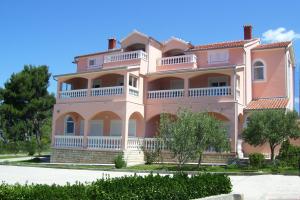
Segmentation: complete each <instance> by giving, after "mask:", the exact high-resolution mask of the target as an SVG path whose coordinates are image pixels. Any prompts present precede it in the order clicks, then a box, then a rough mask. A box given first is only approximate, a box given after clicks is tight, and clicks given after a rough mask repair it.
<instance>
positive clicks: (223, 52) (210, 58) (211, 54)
mask: <svg viewBox="0 0 300 200" xmlns="http://www.w3.org/2000/svg"><path fill="white" fill-rule="evenodd" d="M216 54H224V55H226V56H224V57H226V59H224V60H214V59H212V56H213V55H216ZM207 63H208V64H209V65H213V64H223V63H229V50H228V49H222V50H211V51H208V53H207Z"/></svg>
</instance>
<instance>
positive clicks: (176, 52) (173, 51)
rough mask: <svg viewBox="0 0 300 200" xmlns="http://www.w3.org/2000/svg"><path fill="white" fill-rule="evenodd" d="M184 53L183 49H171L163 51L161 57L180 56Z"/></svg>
mask: <svg viewBox="0 0 300 200" xmlns="http://www.w3.org/2000/svg"><path fill="white" fill-rule="evenodd" d="M182 55H184V50H183V49H171V50H169V51H166V52H164V53H163V57H172V56H182Z"/></svg>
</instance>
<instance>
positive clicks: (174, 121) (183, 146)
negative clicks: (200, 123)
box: [159, 110, 197, 168]
mask: <svg viewBox="0 0 300 200" xmlns="http://www.w3.org/2000/svg"><path fill="white" fill-rule="evenodd" d="M196 119H197V118H196V116H195V113H192V112H190V111H188V110H179V111H178V113H177V118H174V117H173V116H171V115H169V114H161V116H160V125H159V133H160V137H161V138H162V140H163V141H164V143H165V145H166V146H167V147H168V148H169V150H170V151H171V152H172V153H173V155H174V157H175V158H176V159H177V161H178V167H179V168H181V167H182V165H183V164H184V163H186V161H187V160H188V159H193V158H195V155H196V149H195V141H196V133H195V132H196Z"/></svg>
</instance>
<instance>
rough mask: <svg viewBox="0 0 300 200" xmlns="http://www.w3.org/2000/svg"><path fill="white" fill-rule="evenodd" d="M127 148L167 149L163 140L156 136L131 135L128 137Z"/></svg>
mask: <svg viewBox="0 0 300 200" xmlns="http://www.w3.org/2000/svg"><path fill="white" fill-rule="evenodd" d="M127 148H128V149H133V150H140V149H142V148H144V149H145V150H155V149H158V148H159V149H167V148H166V146H165V145H164V142H163V141H161V140H158V139H157V138H139V137H132V138H128V142H127Z"/></svg>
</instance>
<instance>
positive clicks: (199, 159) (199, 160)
mask: <svg viewBox="0 0 300 200" xmlns="http://www.w3.org/2000/svg"><path fill="white" fill-rule="evenodd" d="M201 161H202V153H200V155H199V158H198V168H200V166H201Z"/></svg>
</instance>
